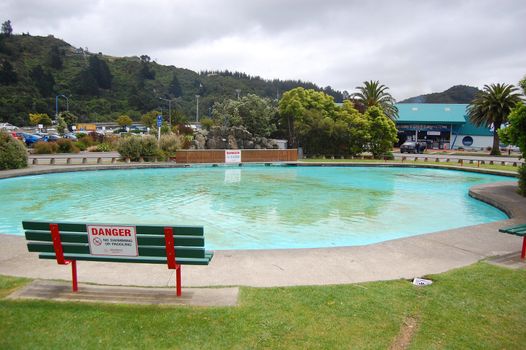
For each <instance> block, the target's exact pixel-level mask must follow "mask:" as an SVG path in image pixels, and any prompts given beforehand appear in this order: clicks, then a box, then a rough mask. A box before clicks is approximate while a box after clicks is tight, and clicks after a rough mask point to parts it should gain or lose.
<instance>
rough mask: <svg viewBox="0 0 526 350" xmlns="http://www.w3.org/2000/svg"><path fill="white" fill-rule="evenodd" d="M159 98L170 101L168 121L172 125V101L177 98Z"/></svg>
mask: <svg viewBox="0 0 526 350" xmlns="http://www.w3.org/2000/svg"><path fill="white" fill-rule="evenodd" d="M159 100H163V101H166V102H168V122H169V124H170V126H172V102H173V101H175V100H176V99H175V98H174V99H171V100H169V99H167V98H162V97H159Z"/></svg>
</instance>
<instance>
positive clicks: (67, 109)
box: [55, 94, 69, 122]
mask: <svg viewBox="0 0 526 350" xmlns="http://www.w3.org/2000/svg"><path fill="white" fill-rule="evenodd" d="M59 97H64V98H65V99H66V111H67V112H69V98H68V97H67V96H66V95H63V94H60V95H57V96H55V122H56V121H57V119H58V98H59Z"/></svg>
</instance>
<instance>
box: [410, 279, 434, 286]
mask: <svg viewBox="0 0 526 350" xmlns="http://www.w3.org/2000/svg"><path fill="white" fill-rule="evenodd" d="M413 284H414V285H415V286H429V285H430V284H433V281H431V280H426V279H424V278H418V277H415V278H414V279H413Z"/></svg>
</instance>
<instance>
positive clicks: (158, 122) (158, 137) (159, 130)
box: [157, 115, 163, 142]
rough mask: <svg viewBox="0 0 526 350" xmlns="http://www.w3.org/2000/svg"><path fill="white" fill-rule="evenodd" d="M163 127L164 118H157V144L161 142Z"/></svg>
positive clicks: (159, 116)
mask: <svg viewBox="0 0 526 350" xmlns="http://www.w3.org/2000/svg"><path fill="white" fill-rule="evenodd" d="M161 125H163V116H162V115H158V116H157V142H161Z"/></svg>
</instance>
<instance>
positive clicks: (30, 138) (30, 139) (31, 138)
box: [20, 132, 42, 146]
mask: <svg viewBox="0 0 526 350" xmlns="http://www.w3.org/2000/svg"><path fill="white" fill-rule="evenodd" d="M20 135H21V136H22V138H23V139H24V142H25V143H26V145H28V146H31V145H33V144H34V143H36V142H38V141H42V137H40V136H38V135H33V134H28V133H26V132H23V133H20Z"/></svg>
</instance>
